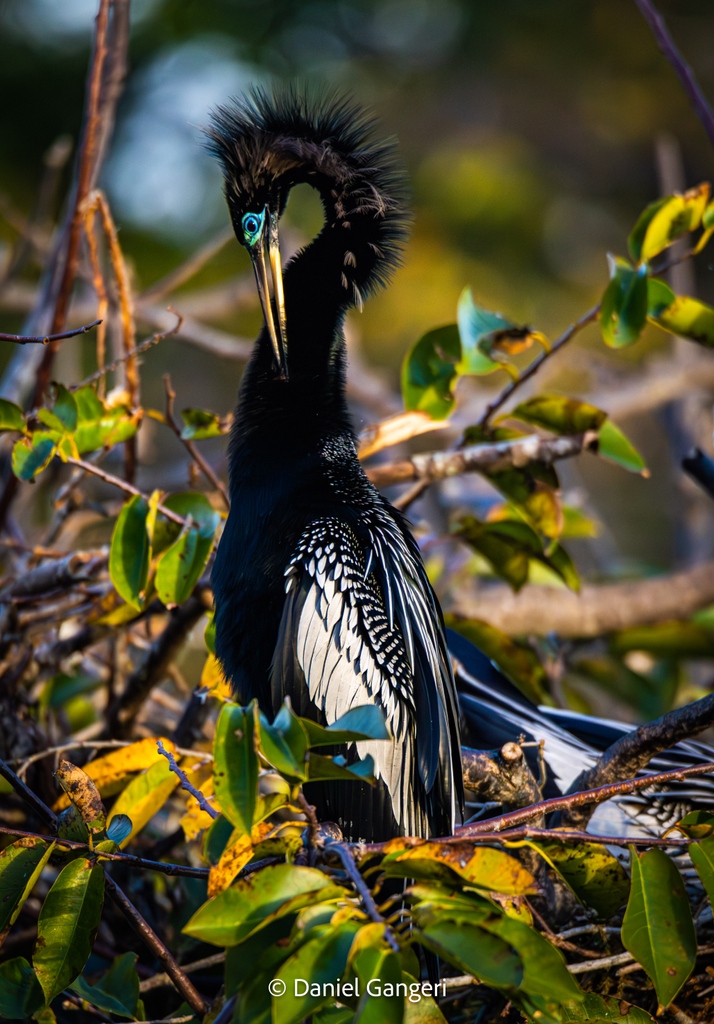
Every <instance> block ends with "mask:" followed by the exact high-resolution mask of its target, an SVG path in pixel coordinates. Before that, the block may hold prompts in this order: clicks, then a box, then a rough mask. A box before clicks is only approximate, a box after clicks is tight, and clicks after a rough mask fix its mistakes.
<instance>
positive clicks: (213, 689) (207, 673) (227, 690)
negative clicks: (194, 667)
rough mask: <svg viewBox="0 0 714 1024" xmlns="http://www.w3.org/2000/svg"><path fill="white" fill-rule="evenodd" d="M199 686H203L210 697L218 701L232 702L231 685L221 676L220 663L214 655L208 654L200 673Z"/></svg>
mask: <svg viewBox="0 0 714 1024" xmlns="http://www.w3.org/2000/svg"><path fill="white" fill-rule="evenodd" d="M201 686H205V688H206V689H207V690H208V695H209V696H210V697H216V698H217V699H218V700H233V694H232V693H231V685H230V683H229V682H228V680H227V679H226V677H225V676H224V675H223V669H222V668H221V663H220V661H219V660H218V658H217V657H216V656H215V654H209V655H208V657H207V658H206V661H205V662H204V665H203V671H202V672H201Z"/></svg>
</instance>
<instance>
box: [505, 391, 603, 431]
mask: <svg viewBox="0 0 714 1024" xmlns="http://www.w3.org/2000/svg"><path fill="white" fill-rule="evenodd" d="M505 418H508V419H509V420H510V419H514V420H521V421H522V422H524V423H533V424H535V425H536V426H537V427H545V429H546V430H552V431H553V433H555V434H584V433H585V431H586V430H598V429H599V428H600V427H601V426H602V425H603V423H604V422H605V420H606V419H607V413H606V412H603V411H602V409H598V408H596V407H595V406H594V405H589V404H588V403H587V402H580V401H578V400H577V399H576V398H566V397H565V396H564V395H536V396H535V398H529V399H528V401H527V402H521V403H520V405H517V406H516V408H515V409H513V410H512V412H509V413H507V414H506V416H505V417H504V419H505Z"/></svg>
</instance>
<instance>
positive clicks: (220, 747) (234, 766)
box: [213, 702, 259, 835]
mask: <svg viewBox="0 0 714 1024" xmlns="http://www.w3.org/2000/svg"><path fill="white" fill-rule="evenodd" d="M257 717H258V710H257V705H256V703H255V702H253V704H251V705H250V706H249V707H247V708H242V707H240V706H239V705H238V704H224V705H223V707H222V709H221V713H220V715H219V716H218V723H217V725H216V738H215V742H214V748H213V754H214V758H215V760H214V767H213V788H214V792H215V794H216V797H217V799H218V802H219V804H220V806H221V810H222V811H223V813H224V814H225V815H226V817H227V818H228V819H229V820H230V821H231V822H232V823H233V826H234V827H235V828H241V829H242V830H243V832H246V833H248V835H250V831H251V828H252V825H253V812H254V811H255V801H256V796H257V786H258V743H259V732H258V722H257Z"/></svg>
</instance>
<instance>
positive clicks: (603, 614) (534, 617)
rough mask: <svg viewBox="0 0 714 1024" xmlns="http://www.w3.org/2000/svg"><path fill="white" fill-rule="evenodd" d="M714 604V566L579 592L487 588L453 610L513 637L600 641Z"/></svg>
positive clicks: (462, 599)
mask: <svg viewBox="0 0 714 1024" xmlns="http://www.w3.org/2000/svg"><path fill="white" fill-rule="evenodd" d="M712 602H714V562H705V563H704V564H702V565H698V566H696V567H695V568H693V569H688V570H686V571H685V572H677V573H671V574H670V575H666V576H657V577H654V578H653V579H645V580H636V581H632V582H629V581H628V582H626V583H604V584H599V585H594V584H590V585H586V586H584V587H583V589H582V590H581V592H580V593H579V594H574V593H573V592H572V591H570V590H565V589H560V588H557V587H539V586H527V587H524V588H523V590H521V591H519V593H517V594H514V593H513V591H512V590H511V589H510V587H506V586H500V585H498V586H494V587H485V588H484V589H483V591H482V592H480V593H478V594H475V595H474V594H472V595H468V594H465V595H464V594H462V595H459V596H458V597H456V598H455V600H454V604H453V609H452V610H453V611H454V613H455V614H456V615H460V616H462V617H463V618H466V619H484V620H485V621H486V622H488V623H490V624H491V625H492V626H495V627H496V628H497V629H500V630H502V631H503V632H504V633H508V634H509V635H510V636H522V635H527V634H529V633H534V634H536V635H538V636H546V635H547V634H548V633H551V632H555V633H558V634H559V635H560V636H564V637H596V636H602V634H603V633H611V632H613V631H614V630H617V629H627V628H628V627H630V626H641V625H645V624H647V623H652V622H660V621H663V620H665V619H682V618H686V617H687V616H689V615H692V614H693V613H694V612H696V611H698V609H700V608H703V607H704V606H705V605H708V604H711V603H712Z"/></svg>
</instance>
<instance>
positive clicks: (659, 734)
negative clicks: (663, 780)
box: [562, 694, 714, 828]
mask: <svg viewBox="0 0 714 1024" xmlns="http://www.w3.org/2000/svg"><path fill="white" fill-rule="evenodd" d="M713 723H714V694H709V695H708V696H707V697H702V698H701V700H697V701H694V703H692V704H687V705H686V706H685V707H683V708H677V709H676V710H675V711H669V712H668V713H667V714H666V715H662V717H661V718H658V719H656V721H654V722H648V723H647V724H646V725H641V726H640V727H639V728H638V729H633V730H632V732H628V733H626V734H625V735H624V736H622V737H621V738H620V739H619V740H617V741H616V742H615V743H613V744H612V745H611V746H609V747H608V748H607V750H606V751H605V752H604V754H602V755H601V756H600V757H599V758H598V760H597V762H596V764H594V765H593V767H592V768H589V769H588V770H587V771H584V772H581V773H580V775H578V777H577V779H576V780H575V781H574V782H573V784H572V785H571V786H570V788H569V789H568V793H577V792H578V791H579V790H583V789H595V788H596V787H598V786H603V785H605V783H608V782H617V781H619V780H620V779H627V778H631V777H632V776H633V775H635V774H636V773H637V772H639V771H640V770H641V769H642V768H645V767H646V766H647V765H648V764H649V763H650V761H651V760H652V758H653V757H655V756H656V755H657V754H660V753H661V752H662V751H663V750H667V748H668V747H671V746H673V745H674V744H675V743H678V742H679V740H683V739H686V738H687V737H688V736H694V735H695V734H696V733H698V732H702V730H703V729H708V728H709V726H711V725H712V724H713ZM592 810H593V808H592V807H586V808H582V809H581V808H573V809H568V811H567V812H566V813H564V814H563V816H562V821H563V823H564V824H565V825H566V826H571V827H575V828H585V826H586V825H587V823H588V821H589V820H590V817H591V814H592Z"/></svg>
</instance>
